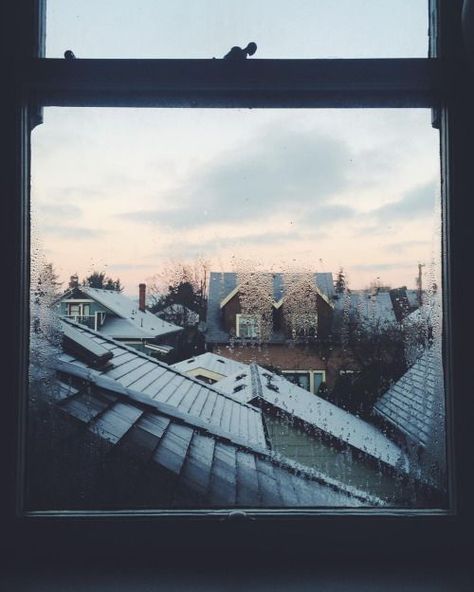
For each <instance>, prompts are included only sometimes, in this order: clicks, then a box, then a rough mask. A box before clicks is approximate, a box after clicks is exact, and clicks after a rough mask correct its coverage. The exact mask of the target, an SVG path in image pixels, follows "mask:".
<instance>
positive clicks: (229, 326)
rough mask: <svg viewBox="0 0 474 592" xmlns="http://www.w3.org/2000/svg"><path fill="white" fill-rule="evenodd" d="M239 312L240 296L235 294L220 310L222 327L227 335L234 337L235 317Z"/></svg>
mask: <svg viewBox="0 0 474 592" xmlns="http://www.w3.org/2000/svg"><path fill="white" fill-rule="evenodd" d="M241 312H242V306H241V304H240V296H239V294H238V293H237V294H236V295H235V296H234V297H233V298H231V299H230V300H229V302H228V303H227V304H226V305H225V306H224V308H223V309H222V315H223V316H222V323H223V326H224V330H225V331H226V332H227V333H231V334H232V335H235V333H236V327H235V315H236V314H240V313H241Z"/></svg>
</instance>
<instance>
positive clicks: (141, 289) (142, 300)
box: [138, 284, 146, 312]
mask: <svg viewBox="0 0 474 592" xmlns="http://www.w3.org/2000/svg"><path fill="white" fill-rule="evenodd" d="M145 306H146V284H138V310H141V311H142V312H145Z"/></svg>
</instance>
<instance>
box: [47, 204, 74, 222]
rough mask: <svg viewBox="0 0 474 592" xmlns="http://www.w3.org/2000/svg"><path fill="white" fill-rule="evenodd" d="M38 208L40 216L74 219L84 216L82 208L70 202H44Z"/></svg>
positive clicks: (55, 218)
mask: <svg viewBox="0 0 474 592" xmlns="http://www.w3.org/2000/svg"><path fill="white" fill-rule="evenodd" d="M38 210H39V211H38V214H39V216H40V217H43V216H44V217H46V218H48V219H54V220H74V219H76V218H78V217H79V216H82V210H81V208H80V207H78V206H76V205H74V204H70V203H61V204H51V203H44V204H41V205H40V206H39V208H38Z"/></svg>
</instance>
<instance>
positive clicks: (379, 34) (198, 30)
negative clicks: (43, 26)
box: [46, 0, 428, 59]
mask: <svg viewBox="0 0 474 592" xmlns="http://www.w3.org/2000/svg"><path fill="white" fill-rule="evenodd" d="M47 6H48V12H47V39H46V41H47V49H46V55H47V57H54V58H58V57H63V54H64V52H65V51H66V50H72V51H73V52H74V54H75V55H76V56H77V57H79V58H208V59H210V58H222V57H223V56H224V55H226V54H227V53H228V52H229V50H230V49H231V48H232V47H233V46H239V47H246V46H247V44H248V43H249V42H255V43H256V44H257V52H256V54H255V55H254V59H255V58H373V57H376V58H396V57H426V56H427V54H428V0H338V1H334V0H318V1H315V0H296V1H292V2H290V1H288V0H284V1H283V0H240V1H239V2H232V1H230V0H196V1H193V2H190V1H189V0H173V2H167V1H165V0H158V1H157V0H140V2H130V1H129V0H120V1H115V2H112V3H111V2H96V1H94V0H82V1H81V2H75V1H74V0H48V2H47Z"/></svg>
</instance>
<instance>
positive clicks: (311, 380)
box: [281, 368, 326, 395]
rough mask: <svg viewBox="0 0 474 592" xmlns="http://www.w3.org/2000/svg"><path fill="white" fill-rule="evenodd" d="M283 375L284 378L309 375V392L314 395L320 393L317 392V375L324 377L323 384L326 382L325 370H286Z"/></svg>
mask: <svg viewBox="0 0 474 592" xmlns="http://www.w3.org/2000/svg"><path fill="white" fill-rule="evenodd" d="M281 373H282V374H283V376H285V374H308V375H309V392H311V393H313V394H314V395H317V394H318V391H317V390H315V383H314V376H315V374H317V375H318V376H322V377H323V379H322V380H321V384H322V383H323V382H326V371H325V370H289V369H287V368H285V370H282V371H281ZM290 382H291V381H290ZM302 388H303V387H302Z"/></svg>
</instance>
